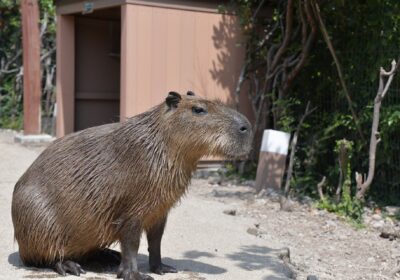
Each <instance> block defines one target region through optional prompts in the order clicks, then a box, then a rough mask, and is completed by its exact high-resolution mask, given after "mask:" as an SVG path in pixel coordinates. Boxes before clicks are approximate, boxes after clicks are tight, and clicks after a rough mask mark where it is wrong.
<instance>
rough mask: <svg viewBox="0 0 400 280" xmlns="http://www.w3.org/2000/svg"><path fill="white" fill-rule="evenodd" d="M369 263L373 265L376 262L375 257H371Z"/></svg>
mask: <svg viewBox="0 0 400 280" xmlns="http://www.w3.org/2000/svg"><path fill="white" fill-rule="evenodd" d="M367 262H369V263H373V262H375V259H374V258H373V257H369V258H368V259H367Z"/></svg>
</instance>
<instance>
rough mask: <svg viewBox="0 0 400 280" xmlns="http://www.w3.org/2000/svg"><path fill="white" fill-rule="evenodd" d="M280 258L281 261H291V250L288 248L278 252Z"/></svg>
mask: <svg viewBox="0 0 400 280" xmlns="http://www.w3.org/2000/svg"><path fill="white" fill-rule="evenodd" d="M278 258H280V259H281V260H286V261H288V262H289V261H290V249H289V248H288V247H285V248H282V249H280V250H278Z"/></svg>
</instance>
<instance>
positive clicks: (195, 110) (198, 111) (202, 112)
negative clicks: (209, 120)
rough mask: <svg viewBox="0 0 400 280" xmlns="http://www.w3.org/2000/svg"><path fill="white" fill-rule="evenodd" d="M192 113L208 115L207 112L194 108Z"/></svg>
mask: <svg viewBox="0 0 400 280" xmlns="http://www.w3.org/2000/svg"><path fill="white" fill-rule="evenodd" d="M192 112H193V113H195V114H197V115H205V114H207V110H206V109H204V108H201V107H197V106H193V107H192Z"/></svg>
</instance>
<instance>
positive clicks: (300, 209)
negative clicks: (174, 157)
mask: <svg viewBox="0 0 400 280" xmlns="http://www.w3.org/2000/svg"><path fill="white" fill-rule="evenodd" d="M210 188H213V190H211V189H210V192H209V193H208V194H205V196H207V197H209V198H210V199H218V201H220V202H223V203H227V204H229V205H231V206H232V205H233V204H236V205H235V206H234V208H232V209H231V213H232V212H235V210H236V215H237V216H239V217H252V218H254V219H255V220H256V223H255V224H254V225H253V227H251V228H249V229H248V232H249V233H250V234H253V235H255V236H257V237H259V238H260V239H264V240H267V242H268V245H267V246H271V245H270V244H280V246H282V245H283V246H284V247H288V248H289V249H290V255H291V264H292V266H293V267H294V268H295V270H296V271H297V279H306V278H307V276H308V275H315V276H318V279H329V280H330V279H341V280H342V279H343V280H356V279H360V280H361V279H370V280H372V279H374V280H378V279H379V280H381V279H382V280H384V279H400V276H399V274H395V273H393V270H394V269H395V268H396V267H398V265H399V264H400V241H399V240H398V239H397V240H393V241H390V240H389V239H384V238H381V237H379V235H380V232H381V231H380V230H381V228H374V225H375V224H378V223H381V221H382V218H381V219H379V216H380V215H377V214H371V215H370V216H371V217H372V219H371V217H370V216H369V217H367V218H368V220H374V219H376V220H377V221H376V223H372V224H371V226H370V225H369V224H367V225H366V226H365V228H362V229H356V228H355V227H354V226H352V225H350V224H349V223H348V222H346V221H344V220H343V218H340V217H338V216H337V215H335V214H332V213H328V212H326V211H324V210H317V209H315V207H313V206H312V205H306V204H299V203H294V204H293V206H292V208H293V210H292V211H291V212H285V211H281V210H280V205H279V203H278V201H277V199H273V198H270V197H264V198H257V197H256V196H255V195H254V191H253V189H252V188H249V187H244V186H242V187H240V186H236V187H235V186H220V187H218V188H215V186H213V187H210ZM377 216H378V217H377ZM386 220H388V221H389V222H390V223H391V224H393V223H397V225H394V226H395V227H397V229H398V227H399V226H400V224H399V222H396V221H395V222H393V221H391V220H389V219H388V218H387V219H386Z"/></svg>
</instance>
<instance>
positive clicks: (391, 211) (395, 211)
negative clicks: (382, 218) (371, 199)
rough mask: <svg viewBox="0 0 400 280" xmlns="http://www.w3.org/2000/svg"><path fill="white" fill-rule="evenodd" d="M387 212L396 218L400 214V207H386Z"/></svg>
mask: <svg viewBox="0 0 400 280" xmlns="http://www.w3.org/2000/svg"><path fill="white" fill-rule="evenodd" d="M385 211H386V213H387V214H388V215H390V216H395V215H398V214H399V213H400V207H398V206H386V207H385Z"/></svg>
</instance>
